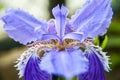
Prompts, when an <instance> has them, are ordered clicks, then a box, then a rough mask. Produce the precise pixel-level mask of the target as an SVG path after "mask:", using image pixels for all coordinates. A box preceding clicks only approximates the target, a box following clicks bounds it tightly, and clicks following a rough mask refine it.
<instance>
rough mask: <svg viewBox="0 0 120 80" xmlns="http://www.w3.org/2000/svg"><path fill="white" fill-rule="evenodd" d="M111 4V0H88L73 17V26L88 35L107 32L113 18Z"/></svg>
mask: <svg viewBox="0 0 120 80" xmlns="http://www.w3.org/2000/svg"><path fill="white" fill-rule="evenodd" d="M110 5H111V0H100V1H98V0H88V2H87V3H86V4H85V5H84V6H83V8H82V9H80V10H78V11H77V12H76V14H75V15H73V17H72V18H71V21H70V23H71V25H72V27H73V28H74V29H76V30H77V31H79V32H83V33H84V34H85V36H86V37H91V38H94V37H96V36H99V35H103V34H105V33H106V28H108V26H109V24H110V22H111V18H112V10H110V9H111V7H110ZM109 14H110V15H109ZM108 15H109V16H108Z"/></svg>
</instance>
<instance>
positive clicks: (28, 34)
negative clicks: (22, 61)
mask: <svg viewBox="0 0 120 80" xmlns="http://www.w3.org/2000/svg"><path fill="white" fill-rule="evenodd" d="M2 20H3V21H4V22H5V25H4V29H5V30H6V32H7V33H8V35H9V36H10V37H11V38H13V39H14V40H16V41H19V42H20V43H22V44H27V43H28V42H31V41H35V40H37V39H38V38H41V34H43V33H45V32H46V29H47V24H46V22H44V21H42V20H41V21H39V20H37V19H35V18H34V17H33V16H32V15H29V14H28V13H26V12H24V11H22V10H20V9H9V10H8V11H6V14H5V15H4V16H3V17H2Z"/></svg>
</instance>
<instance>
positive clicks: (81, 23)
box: [2, 0, 113, 80]
mask: <svg viewBox="0 0 120 80" xmlns="http://www.w3.org/2000/svg"><path fill="white" fill-rule="evenodd" d="M52 13H53V15H54V17H55V19H50V20H49V21H43V20H37V19H35V18H34V17H33V16H32V15H30V14H28V13H27V12H24V11H22V10H21V9H9V10H7V11H6V13H5V14H4V15H3V16H2V20H3V21H4V23H5V24H4V29H5V30H6V32H7V33H8V35H9V36H10V37H11V38H13V39H14V40H15V41H18V42H20V43H22V44H24V45H27V47H28V50H26V51H25V52H23V54H22V55H21V57H20V58H18V60H17V65H16V67H17V69H18V70H19V77H20V78H21V77H23V76H24V79H25V80H51V75H53V74H54V75H58V76H63V77H65V78H72V77H74V76H78V77H79V80H105V76H104V70H106V71H109V70H110V68H109V65H108V64H109V62H108V60H109V59H108V56H106V53H105V52H102V49H101V48H100V47H99V46H95V45H94V44H93V42H94V38H95V37H97V36H102V35H104V34H105V33H106V31H107V28H108V27H109V25H110V23H111V18H112V14H113V13H112V9H111V0H87V1H86V3H85V4H84V5H83V7H82V8H81V9H79V10H77V11H76V13H75V14H74V15H73V16H72V17H71V18H70V19H69V18H67V15H68V9H67V8H66V7H65V6H63V5H62V6H61V7H60V6H59V5H57V6H56V7H55V8H53V10H52ZM31 42H32V43H31ZM28 43H29V44H28Z"/></svg>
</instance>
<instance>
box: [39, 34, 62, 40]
mask: <svg viewBox="0 0 120 80" xmlns="http://www.w3.org/2000/svg"><path fill="white" fill-rule="evenodd" d="M50 39H57V40H58V41H60V39H59V37H58V36H56V35H54V34H43V35H42V37H41V40H50Z"/></svg>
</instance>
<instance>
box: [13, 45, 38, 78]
mask: <svg viewBox="0 0 120 80" xmlns="http://www.w3.org/2000/svg"><path fill="white" fill-rule="evenodd" d="M36 53H37V51H36V49H35V48H33V47H31V48H29V49H28V50H26V51H24V52H23V54H22V55H21V56H20V58H18V59H17V61H16V63H17V64H16V65H15V67H17V70H19V73H18V75H19V78H21V77H23V76H24V71H25V67H26V65H27V62H28V61H29V58H30V57H31V55H32V54H36Z"/></svg>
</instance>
